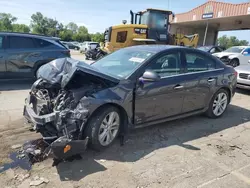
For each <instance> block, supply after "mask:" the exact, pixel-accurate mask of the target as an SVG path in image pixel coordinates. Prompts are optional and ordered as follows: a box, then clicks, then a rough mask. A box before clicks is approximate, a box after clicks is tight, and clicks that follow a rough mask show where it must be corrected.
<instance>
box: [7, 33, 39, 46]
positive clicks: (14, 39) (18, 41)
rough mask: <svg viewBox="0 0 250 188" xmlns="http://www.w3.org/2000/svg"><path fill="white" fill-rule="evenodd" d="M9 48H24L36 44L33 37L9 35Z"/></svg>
mask: <svg viewBox="0 0 250 188" xmlns="http://www.w3.org/2000/svg"><path fill="white" fill-rule="evenodd" d="M9 48H11V49H22V48H25V49H27V48H35V44H34V42H33V40H32V38H29V37H19V36H9Z"/></svg>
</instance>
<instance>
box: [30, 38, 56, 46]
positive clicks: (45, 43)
mask: <svg viewBox="0 0 250 188" xmlns="http://www.w3.org/2000/svg"><path fill="white" fill-rule="evenodd" d="M34 41H35V43H36V45H37V47H38V48H56V46H55V45H54V44H53V43H51V42H49V41H46V40H42V39H34Z"/></svg>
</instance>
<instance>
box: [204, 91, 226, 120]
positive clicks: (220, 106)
mask: <svg viewBox="0 0 250 188" xmlns="http://www.w3.org/2000/svg"><path fill="white" fill-rule="evenodd" d="M228 103H229V94H228V92H227V91H226V90H225V89H220V90H219V91H217V92H216V94H215V95H214V96H213V98H212V99H211V101H210V104H209V108H208V110H207V112H206V114H207V116H208V117H211V118H218V117H220V116H222V115H223V114H224V112H225V111H226V109H227V106H228Z"/></svg>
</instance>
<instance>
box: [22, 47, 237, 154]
mask: <svg viewBox="0 0 250 188" xmlns="http://www.w3.org/2000/svg"><path fill="white" fill-rule="evenodd" d="M190 56H192V57H191V58H190ZM37 76H38V78H39V79H38V80H37V81H36V82H35V83H34V84H33V86H32V88H31V91H30V94H29V96H28V97H27V99H26V103H25V107H24V116H25V117H26V119H27V120H28V121H29V122H31V123H32V124H33V125H34V129H35V130H36V131H37V132H39V133H41V135H42V136H43V139H44V141H45V142H47V143H48V144H50V145H51V147H52V150H53V153H54V155H55V156H56V157H57V158H62V157H67V156H70V155H74V154H76V153H80V152H82V151H84V149H85V148H86V146H87V144H88V145H89V146H91V147H92V148H94V149H98V150H100V149H103V148H105V147H107V146H109V145H110V144H112V143H113V141H114V140H115V138H116V137H117V136H118V135H120V136H121V137H123V136H124V135H126V133H127V131H128V129H129V128H134V127H140V126H146V125H150V124H155V123H160V122H164V121H167V120H173V119H178V118H183V117H186V116H190V115H194V114H199V113H204V112H205V113H206V114H207V115H208V116H210V117H213V118H217V117H220V116H221V115H222V114H223V113H224V112H225V110H226V108H227V106H228V104H229V102H230V101H231V98H232V97H233V95H234V92H235V87H236V76H237V74H236V72H235V71H234V69H233V68H231V67H227V66H225V65H224V64H223V63H222V62H221V61H219V60H218V59H217V58H215V57H213V56H211V55H210V54H207V53H204V52H201V51H198V50H195V49H188V48H182V47H175V46H166V45H160V46H158V45H150V46H133V47H128V48H123V49H121V50H118V51H116V52H114V53H112V54H110V55H108V56H106V57H104V58H102V59H100V60H98V61H97V62H95V63H93V64H91V65H88V64H86V63H84V62H80V61H76V60H73V59H70V58H63V59H57V60H54V61H52V62H50V63H48V64H46V65H43V66H42V67H41V68H40V69H39V71H38V73H37Z"/></svg>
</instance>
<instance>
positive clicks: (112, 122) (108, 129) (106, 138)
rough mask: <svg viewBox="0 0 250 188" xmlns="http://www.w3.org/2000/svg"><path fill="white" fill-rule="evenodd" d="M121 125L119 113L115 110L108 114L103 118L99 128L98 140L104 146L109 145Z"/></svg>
mask: <svg viewBox="0 0 250 188" xmlns="http://www.w3.org/2000/svg"><path fill="white" fill-rule="evenodd" d="M119 127H120V117H119V114H118V113H117V112H115V111H113V112H110V113H109V114H107V115H106V116H105V118H104V119H103V121H102V123H101V126H100V129H99V134H98V140H99V142H100V144H101V145H102V146H107V145H109V144H110V143H111V142H112V141H113V140H114V139H115V137H116V136H117V134H118V130H119Z"/></svg>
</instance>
